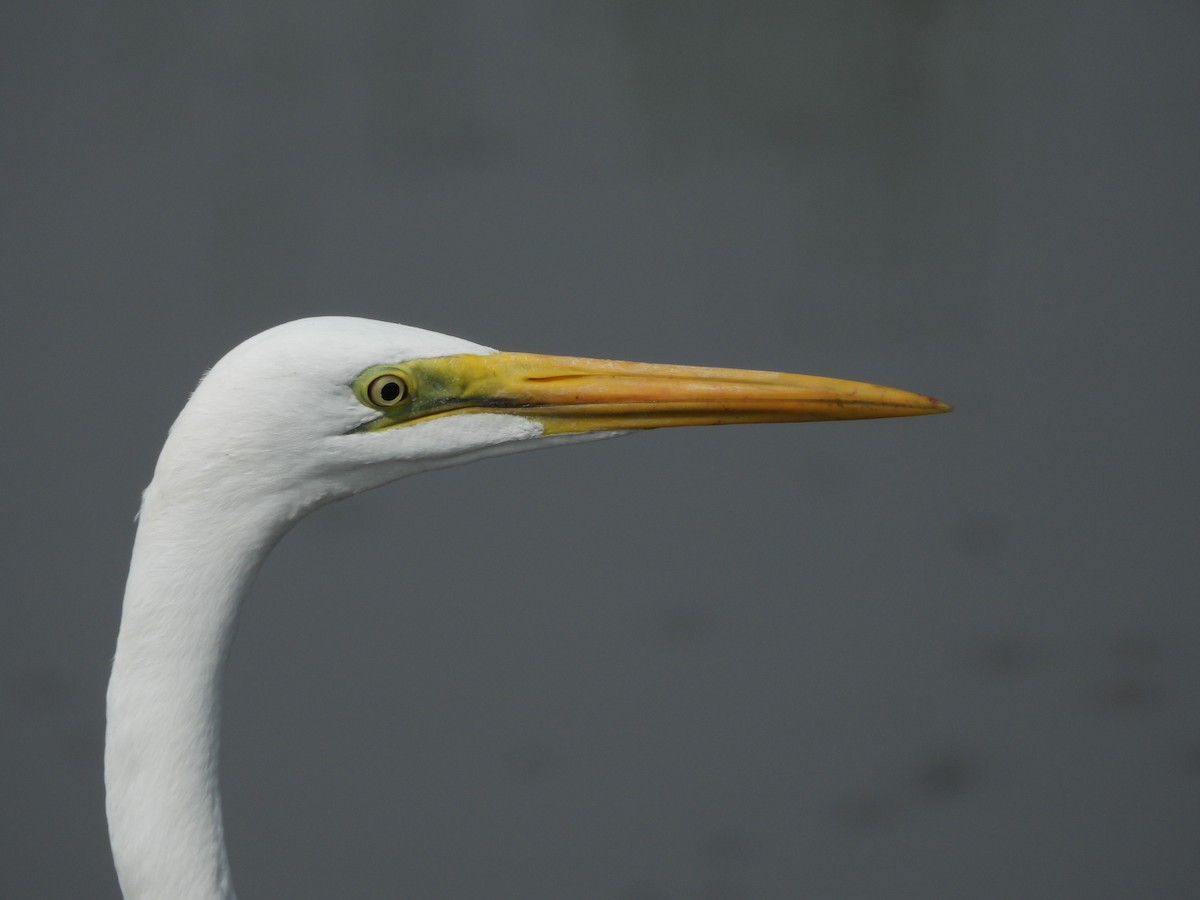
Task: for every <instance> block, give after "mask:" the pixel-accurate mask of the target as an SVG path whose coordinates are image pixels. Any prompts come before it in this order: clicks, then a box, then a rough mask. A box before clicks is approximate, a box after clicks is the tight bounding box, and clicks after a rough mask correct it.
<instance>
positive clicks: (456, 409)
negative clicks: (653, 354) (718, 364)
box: [364, 353, 950, 434]
mask: <svg viewBox="0 0 1200 900" xmlns="http://www.w3.org/2000/svg"><path fill="white" fill-rule="evenodd" d="M389 372H390V373H392V374H394V375H396V376H397V377H401V378H403V379H404V380H405V381H406V383H408V385H409V390H408V392H407V396H406V397H405V400H404V402H403V403H400V404H398V406H397V407H396V408H395V409H394V410H393V409H385V410H381V411H382V412H383V413H384V418H385V419H390V420H391V421H389V422H387V423H386V424H384V423H383V422H382V421H381V422H380V425H382V426H383V427H387V425H398V424H401V423H402V422H411V421H414V420H418V419H421V418H425V417H428V416H437V415H447V414H454V413H467V412H514V413H519V414H521V415H524V416H527V417H530V418H533V419H536V420H537V421H539V422H541V423H542V425H543V427H544V428H545V433H546V434H567V433H578V432H588V431H623V430H627V429H641V428H666V427H672V426H678V425H732V424H741V423H755V422H824V421H835V420H841V419H878V418H886V417H891V416H920V415H928V414H931V413H943V412H949V411H950V407H949V406H948V405H947V404H945V403H942V402H940V401H938V400H935V399H933V398H932V397H927V396H925V395H923V394H914V393H910V392H908V391H902V390H898V389H896V388H890V387H881V386H879V385H874V384H865V383H862V382H857V381H843V380H841V379H837V378H822V377H819V376H815V375H790V374H785V373H781V372H756V371H751V370H743V369H712V368H700V367H694V366H672V365H658V364H652V363H632V362H618V361H616V360H604V359H583V358H578V357H568V356H541V355H537V354H531V353H494V354H488V355H481V356H475V355H458V356H444V357H438V358H432V359H423V360H416V361H414V362H412V363H409V364H406V365H401V366H396V367H394V368H391V369H389ZM368 374H369V373H364V377H367V376H368Z"/></svg>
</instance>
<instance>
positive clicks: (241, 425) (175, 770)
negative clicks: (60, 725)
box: [105, 318, 948, 900]
mask: <svg viewBox="0 0 1200 900" xmlns="http://www.w3.org/2000/svg"><path fill="white" fill-rule="evenodd" d="M377 370H379V371H383V370H386V371H387V373H389V377H391V378H392V379H393V381H395V383H396V384H398V385H399V386H400V387H399V388H395V389H392V390H391V391H390V392H384V393H382V394H381V393H379V392H378V391H375V390H374V384H375V383H374V382H371V381H370V379H371V378H373V377H375V375H374V373H375V372H376V371H377ZM394 394H398V395H399V396H398V399H397V398H396V397H393V396H392V395H394ZM947 408H948V407H945V406H944V405H943V404H940V403H938V402H937V401H934V400H931V399H930V398H927V397H922V396H921V395H916V394H908V393H905V392H901V391H895V390H892V389H889V388H877V387H874V386H870V385H860V384H857V383H854V382H839V381H833V380H828V379H819V378H811V377H808V376H787V375H776V374H774V373H755V372H738V371H736V370H721V369H684V368H680V367H652V366H646V365H635V364H625V363H612V362H607V361H591V360H574V359H562V358H556V357H533V356H528V355H522V354H501V353H497V352H496V351H494V350H491V349H490V348H487V347H482V346H479V345H477V344H473V343H471V342H469V341H464V340H460V339H458V338H453V337H448V336H446V335H441V334H435V333H433V332H428V331H422V330H420V329H415V328H409V327H405V326H402V325H393V324H388V323H383V322H372V321H367V320H363V319H351V318H319V319H305V320H301V321H297V322H292V323H289V324H286V325H281V326H279V327H277V328H273V329H271V330H269V331H266V332H264V333H262V334H260V335H257V336H256V337H253V338H251V339H249V340H247V341H246V342H245V343H243V344H241V345H240V346H238V347H237V348H235V349H234V350H232V351H231V352H230V353H229V354H228V355H227V356H225V357H224V358H223V359H222V360H221V361H220V362H218V363H217V364H216V365H215V366H214V367H213V369H212V370H211V371H210V372H209V373H208V374H207V375H206V376H205V377H204V379H203V380H202V381H201V383H200V385H199V386H198V387H197V388H196V391H195V393H194V394H193V395H192V397H191V399H190V400H189V402H188V404H187V405H186V407H185V408H184V409H183V411H182V412H181V413H180V415H179V417H178V419H177V420H176V422H175V424H174V426H173V427H172V428H171V431H170V435H169V436H168V438H167V441H166V444H165V445H164V447H163V450H162V454H161V456H160V457H159V460H158V465H157V467H156V469H155V472H154V478H153V481H152V482H151V484H150V486H149V487H148V488H147V489H146V491H145V494H144V496H143V500H142V507H141V512H140V520H139V525H138V532H137V537H136V540H135V543H134V549H133V558H132V562H131V564H130V569H129V579H128V582H127V585H126V591H125V600H124V607H123V613H122V618H121V627H120V634H119V637H118V641H117V650H116V656H115V659H114V663H113V671H112V678H111V681H110V683H109V689H108V728H107V736H106V747H105V784H106V788H107V810H108V820H109V832H110V837H111V841H112V849H113V857H114V860H115V862H116V867H117V873H118V876H119V878H120V882H121V888H122V890H123V891H124V893H125V896H126V897H127V898H130V900H132V898H171V900H191V898H195V900H213V898H230V897H233V888H232V883H231V879H230V873H229V865H228V862H227V859H226V853H225V846H224V839H223V835H222V825H221V805H220V793H219V790H218V783H217V781H218V779H217V757H218V749H219V722H220V681H221V673H222V670H223V667H224V662H225V657H226V655H227V652H228V649H229V643H230V638H231V635H232V633H233V625H234V622H235V619H236V616H237V611H238V606H239V604H240V601H241V599H242V597H243V596H245V593H246V591H247V590H248V588H249V586H250V584H251V582H252V581H253V578H254V575H255V573H256V572H257V570H258V568H259V566H260V565H261V563H262V561H263V559H264V558H265V556H266V554H267V553H268V552H269V551H270V549H271V547H272V546H273V545H274V544H275V542H276V541H278V540H279V539H280V537H282V536H283V534H284V533H285V532H286V531H287V530H288V528H290V527H291V525H292V524H294V523H295V522H296V521H297V520H298V519H299V518H300V517H301V516H303V515H305V514H306V513H308V512H310V511H312V510H313V509H315V508H316V507H318V506H320V505H322V504H324V503H328V502H330V501H333V500H336V499H339V498H342V497H346V496H349V495H351V494H355V493H358V492H360V491H364V490H367V489H369V488H373V487H377V486H379V485H382V484H385V483H387V482H389V481H392V480H395V479H397V478H400V477H402V476H404V475H408V474H412V473H414V472H419V471H424V470H427V469H433V468H439V467H443V466H448V465H454V464H458V463H464V462H469V461H471V460H474V459H479V458H482V457H486V456H492V455H497V454H501V453H510V452H516V451H519V450H524V449H531V448H534V447H540V446H549V445H553V444H560V443H565V442H570V441H576V440H584V439H589V438H595V437H603V436H607V435H612V434H616V433H620V432H621V431H623V430H628V429H632V428H641V427H661V426H663V425H677V424H678V425H683V424H722V423H727V422H743V421H744V422H751V421H811V420H814V419H828V418H864V417H878V416H887V415H914V414H922V413H931V412H941V411H944V410H945V409H947Z"/></svg>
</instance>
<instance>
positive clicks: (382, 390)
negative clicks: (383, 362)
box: [379, 381, 400, 403]
mask: <svg viewBox="0 0 1200 900" xmlns="http://www.w3.org/2000/svg"><path fill="white" fill-rule="evenodd" d="M379 397H380V399H381V400H383V401H384V402H385V403H391V402H392V401H393V400H396V399H398V398H399V397H400V385H399V384H397V383H396V382H395V381H387V382H384V383H383V384H382V385H380V387H379Z"/></svg>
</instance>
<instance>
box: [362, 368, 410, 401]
mask: <svg viewBox="0 0 1200 900" xmlns="http://www.w3.org/2000/svg"><path fill="white" fill-rule="evenodd" d="M407 396H408V384H407V383H406V382H405V381H404V379H403V378H401V377H400V376H399V375H392V374H387V375H380V376H379V377H378V378H372V379H371V383H370V384H368V385H367V399H368V400H370V401H371V403H372V404H373V405H375V406H378V407H380V408H381V409H388V408H390V407H393V406H396V405H398V404H400V403H402V402H403V401H404V398H405V397H407Z"/></svg>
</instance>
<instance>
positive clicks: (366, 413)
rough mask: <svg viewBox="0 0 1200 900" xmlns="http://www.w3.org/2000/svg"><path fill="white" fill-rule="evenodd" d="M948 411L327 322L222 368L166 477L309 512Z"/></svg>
mask: <svg viewBox="0 0 1200 900" xmlns="http://www.w3.org/2000/svg"><path fill="white" fill-rule="evenodd" d="M948 408H949V407H947V406H945V404H942V403H939V402H938V401H936V400H933V399H932V398H929V397H925V396H922V395H919V394H911V393H908V392H906V391H899V390H895V389H892V388H884V387H878V386H875V385H868V384H861V383H858V382H849V381H840V380H837V379H828V378H819V377H814V376H804V375H785V374H779V373H772V372H751V371H743V370H733V369H704V368H695V367H686V366H661V365H653V364H643V363H624V362H615V361H611V360H592V359H580V358H574V357H553V356H541V355H536V354H525V353H501V352H497V351H495V350H492V349H490V348H488V347H483V346H480V345H478V344H474V343H471V342H469V341H464V340H461V339H459V338H454V337H450V336H447V335H443V334H437V333H434V332H430V331H423V330H421V329H417V328H410V327H407V326H404V325H395V324H391V323H386V322H375V321H370V320H366V319H355V318H341V317H326V318H314V319H302V320H299V321H296V322H289V323H287V324H285V325H280V326H278V327H276V328H272V329H270V330H268V331H265V332H263V333H262V334H259V335H256V336H255V337H252V338H250V339H249V340H247V341H246V342H244V343H243V344H241V345H240V346H238V347H236V348H234V349H233V350H232V351H230V352H229V353H228V354H227V355H226V356H225V357H224V358H223V359H221V360H220V362H218V363H217V364H216V365H215V366H214V367H213V369H212V370H211V371H210V372H209V373H208V375H206V376H205V378H204V379H203V380H202V381H201V383H200V385H199V387H198V388H197V389H196V391H195V393H194V395H193V396H192V399H191V401H190V402H189V403H188V405H187V406H186V407H185V408H184V410H183V412H182V413H181V414H180V416H179V418H178V420H177V421H176V423H175V426H174V427H173V428H172V431H171V436H170V438H169V439H168V441H167V444H166V446H165V447H164V449H163V455H162V457H161V459H160V461H159V469H160V470H163V469H164V468H166V469H169V470H170V471H171V476H172V477H171V482H172V483H174V484H186V483H188V482H189V480H190V481H191V483H193V484H194V485H195V487H196V489H197V490H209V491H212V490H214V487H213V486H214V485H218V486H220V487H219V488H217V489H219V490H223V491H226V492H228V493H229V495H230V496H231V497H233V496H263V495H272V496H277V497H279V498H281V499H283V500H285V502H286V503H287V505H288V506H289V508H293V509H294V510H295V511H296V512H297V513H298V514H302V513H303V512H304V511H306V510H307V509H309V508H311V507H312V506H315V505H317V504H319V503H321V502H324V501H327V500H332V499H336V498H338V497H342V496H347V495H349V494H353V493H357V492H359V491H362V490H366V489H368V488H371V487H375V486H378V485H381V484H384V483H386V482H388V481H392V480H394V479H396V478H399V477H401V476H404V475H407V474H411V473H412V472H416V471H420V470H424V469H431V468H438V467H442V466H447V465H454V464H457V463H462V462H468V461H471V460H474V459H479V458H482V457H486V456H493V455H498V454H501V453H510V452H515V451H518V450H522V449H531V448H534V447H541V446H549V445H553V444H560V443H565V442H570V441H576V440H583V439H588V438H596V437H604V436H609V435H613V434H620V433H623V432H626V431H630V430H634V429H643V428H660V427H666V426H675V425H715V424H736V423H748V422H789V421H790V422H805V421H819V420H830V419H856V418H879V417H885V416H905V415H921V414H926V413H935V412H944V411H945V410H947V409H948ZM189 472H191V473H193V474H195V475H197V476H203V477H196V478H192V479H189V477H188V475H189Z"/></svg>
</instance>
